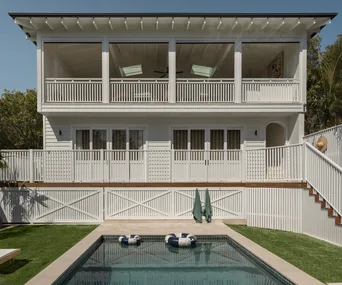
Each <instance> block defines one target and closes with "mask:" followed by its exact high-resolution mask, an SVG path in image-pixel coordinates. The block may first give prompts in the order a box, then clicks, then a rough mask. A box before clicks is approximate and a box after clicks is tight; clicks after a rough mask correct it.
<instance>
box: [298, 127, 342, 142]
mask: <svg viewBox="0 0 342 285" xmlns="http://www.w3.org/2000/svg"><path fill="white" fill-rule="evenodd" d="M338 128H342V124H340V125H337V126H333V127H330V128H327V129H324V130H320V131H317V132H314V133H311V134H307V135H305V136H304V137H303V138H304V139H305V138H309V137H312V136H315V135H318V134H321V133H325V132H328V131H331V130H333V129H338Z"/></svg>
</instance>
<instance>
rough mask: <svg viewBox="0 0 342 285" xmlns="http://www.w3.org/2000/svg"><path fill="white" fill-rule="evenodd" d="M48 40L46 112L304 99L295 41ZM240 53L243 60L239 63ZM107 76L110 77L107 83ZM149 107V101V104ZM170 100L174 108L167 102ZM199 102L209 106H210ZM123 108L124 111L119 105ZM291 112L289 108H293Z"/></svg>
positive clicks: (45, 65)
mask: <svg viewBox="0 0 342 285" xmlns="http://www.w3.org/2000/svg"><path fill="white" fill-rule="evenodd" d="M240 45H241V46H240V47H239V48H238V49H237V48H236V46H235V43H220V44H219V43H217V44H216V43H173V46H172V43H171V44H170V43H109V44H108V62H107V61H106V58H104V57H103V55H102V52H103V49H104V47H103V45H102V44H101V43H88V44H86V43H45V44H44V85H43V86H44V88H43V90H42V94H43V101H42V106H43V108H49V107H50V108H55V107H56V105H57V104H59V105H60V106H62V107H61V108H63V111H65V110H66V109H67V108H68V107H67V106H69V108H73V109H75V108H78V107H77V106H81V105H82V108H84V104H86V105H88V107H90V105H91V106H93V107H94V105H98V104H100V106H97V107H96V106H95V108H100V109H101V108H103V109H105V108H104V105H103V104H106V108H107V109H108V108H109V109H110V110H113V109H112V108H113V107H114V108H115V107H117V108H120V109H122V108H134V107H143V106H145V109H146V108H160V107H161V105H162V106H163V110H165V108H166V109H167V108H169V107H168V106H172V107H171V108H173V107H175V108H180V106H181V105H182V106H183V107H184V109H191V108H197V107H198V106H207V107H208V108H213V107H215V105H216V107H218V108H220V109H223V110H224V109H225V107H224V106H226V108H228V107H229V106H230V107H232V105H235V106H236V104H239V105H240V107H241V104H243V105H250V106H253V105H257V107H256V108H255V110H256V111H259V110H258V105H260V104H263V105H270V104H271V105H272V104H280V105H284V104H287V105H288V104H291V105H292V106H296V107H297V108H298V106H299V105H300V104H301V102H302V94H301V92H300V80H299V54H300V50H299V43H272V44H265V43H242V44H240ZM236 54H240V58H241V60H240V61H239V60H237V59H239V58H237V55H236ZM108 75H109V78H108ZM152 103H153V104H152ZM170 103H171V104H172V103H175V104H172V105H171V104H170ZM204 103H210V104H209V105H208V104H206V105H204ZM123 106H125V107H123ZM290 108H291V107H290Z"/></svg>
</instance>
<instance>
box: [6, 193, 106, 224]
mask: <svg viewBox="0 0 342 285" xmlns="http://www.w3.org/2000/svg"><path fill="white" fill-rule="evenodd" d="M0 210H1V211H0V215H1V219H2V221H3V222H4V223H77V222H80V223H98V222H102V221H103V189H102V188H98V189H87V188H83V189H78V188H56V189H54V188H46V189H37V190H35V189H27V188H21V189H19V188H10V189H2V190H1V192H0Z"/></svg>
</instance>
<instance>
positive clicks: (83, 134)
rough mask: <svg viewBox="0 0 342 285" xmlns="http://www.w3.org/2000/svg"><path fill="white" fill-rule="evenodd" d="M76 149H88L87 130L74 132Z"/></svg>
mask: <svg viewBox="0 0 342 285" xmlns="http://www.w3.org/2000/svg"><path fill="white" fill-rule="evenodd" d="M76 149H90V136H89V130H76Z"/></svg>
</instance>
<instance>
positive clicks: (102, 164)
mask: <svg viewBox="0 0 342 285" xmlns="http://www.w3.org/2000/svg"><path fill="white" fill-rule="evenodd" d="M100 161H101V173H102V182H104V181H105V179H104V150H103V149H101V150H100Z"/></svg>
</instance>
